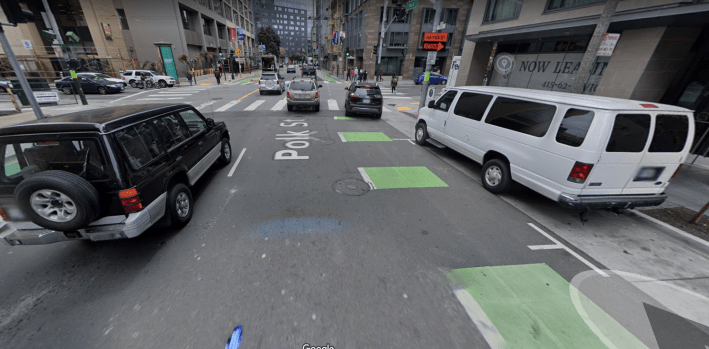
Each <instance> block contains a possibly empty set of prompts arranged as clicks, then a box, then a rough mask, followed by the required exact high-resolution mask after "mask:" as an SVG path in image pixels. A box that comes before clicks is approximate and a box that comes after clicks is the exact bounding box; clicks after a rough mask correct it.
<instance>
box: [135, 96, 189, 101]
mask: <svg viewBox="0 0 709 349" xmlns="http://www.w3.org/2000/svg"><path fill="white" fill-rule="evenodd" d="M183 98H184V97H175V98H165V97H163V98H138V99H136V101H164V100H166V99H183Z"/></svg>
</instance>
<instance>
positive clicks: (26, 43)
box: [22, 40, 32, 50]
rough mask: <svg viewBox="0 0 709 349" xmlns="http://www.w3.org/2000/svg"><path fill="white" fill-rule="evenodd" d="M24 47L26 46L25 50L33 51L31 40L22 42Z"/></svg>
mask: <svg viewBox="0 0 709 349" xmlns="http://www.w3.org/2000/svg"><path fill="white" fill-rule="evenodd" d="M22 45H24V46H25V48H26V49H28V50H31V49H32V42H31V41H29V40H22Z"/></svg>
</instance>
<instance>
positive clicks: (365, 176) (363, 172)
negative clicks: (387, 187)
mask: <svg viewBox="0 0 709 349" xmlns="http://www.w3.org/2000/svg"><path fill="white" fill-rule="evenodd" d="M357 170H359V174H360V175H362V179H364V181H365V182H367V184H369V188H371V189H372V190H374V189H377V187H375V186H374V183H372V179H370V178H369V175H368V174H367V171H365V170H364V167H357Z"/></svg>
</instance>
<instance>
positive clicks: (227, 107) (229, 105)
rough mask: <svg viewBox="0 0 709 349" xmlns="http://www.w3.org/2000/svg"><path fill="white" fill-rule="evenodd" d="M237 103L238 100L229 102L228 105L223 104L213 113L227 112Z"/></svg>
mask: <svg viewBox="0 0 709 349" xmlns="http://www.w3.org/2000/svg"><path fill="white" fill-rule="evenodd" d="M239 102H240V100H238V99H237V100H234V101H231V102H229V103H227V104H224V105H223V106H221V107H219V108H217V109H215V110H214V111H215V112H222V111H227V110H229V108H231V107H233V106H235V105H236V104H237V103H239Z"/></svg>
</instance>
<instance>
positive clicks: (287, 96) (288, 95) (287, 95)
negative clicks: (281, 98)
mask: <svg viewBox="0 0 709 349" xmlns="http://www.w3.org/2000/svg"><path fill="white" fill-rule="evenodd" d="M286 98H288V99H290V91H286Z"/></svg>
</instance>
